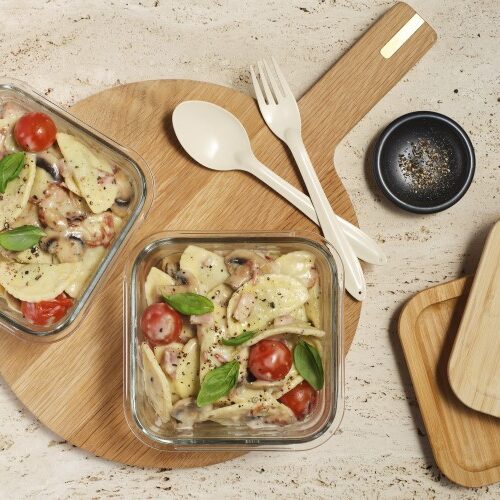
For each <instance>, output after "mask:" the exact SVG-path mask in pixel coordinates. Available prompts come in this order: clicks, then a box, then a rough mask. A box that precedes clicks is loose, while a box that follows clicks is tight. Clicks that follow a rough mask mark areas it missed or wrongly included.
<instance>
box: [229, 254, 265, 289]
mask: <svg viewBox="0 0 500 500" xmlns="http://www.w3.org/2000/svg"><path fill="white" fill-rule="evenodd" d="M225 263H226V266H227V269H228V271H229V273H230V276H229V278H227V280H226V283H227V284H228V285H229V286H231V287H232V288H233V289H234V290H237V289H238V288H239V287H240V286H242V285H243V284H244V283H246V282H247V281H249V280H255V279H256V277H257V276H258V275H259V274H260V273H265V272H270V269H267V268H268V267H269V262H268V261H267V260H266V259H265V258H264V257H262V256H261V255H259V254H257V253H255V252H252V251H251V250H245V249H241V248H240V249H237V250H233V251H232V252H231V253H230V254H228V255H227V256H226V258H225Z"/></svg>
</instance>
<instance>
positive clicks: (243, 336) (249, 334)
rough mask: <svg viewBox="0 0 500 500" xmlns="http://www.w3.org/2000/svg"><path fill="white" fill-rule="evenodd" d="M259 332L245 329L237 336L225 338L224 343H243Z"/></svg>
mask: <svg viewBox="0 0 500 500" xmlns="http://www.w3.org/2000/svg"><path fill="white" fill-rule="evenodd" d="M256 333H257V332H252V331H248V332H246V331H244V332H243V333H240V334H239V335H237V336H236V337H231V338H230V339H224V340H223V341H222V343H223V344H224V345H241V344H244V343H245V342H246V341H247V340H250V339H251V338H252V337H253V336H254V335H255V334H256Z"/></svg>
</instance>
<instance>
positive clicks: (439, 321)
mask: <svg viewBox="0 0 500 500" xmlns="http://www.w3.org/2000/svg"><path fill="white" fill-rule="evenodd" d="M471 284H472V278H462V279H459V280H455V281H451V282H449V283H445V284H443V285H438V286H436V287H433V288H429V289H428V290H424V291H423V292H420V293H418V294H417V295H416V296H415V297H413V298H412V299H411V300H410V301H409V302H408V303H407V304H406V306H405V307H404V309H403V311H402V313H401V316H400V319H399V337H400V339H401V343H402V345H403V351H404V355H405V358H406V363H407V365H408V369H409V372H410V376H411V379H412V382H413V387H414V388H415V393H416V395H417V399H418V404H419V406H420V411H421V413H422V417H423V420H424V424H425V428H426V430H427V435H428V437H429V441H430V443H431V447H432V451H433V454H434V458H435V459H436V463H437V465H438V467H439V468H440V469H441V471H442V472H443V474H445V475H446V476H447V477H448V479H450V480H451V481H453V482H455V483H458V484H460V485H462V486H469V487H477V486H484V485H486V484H491V483H495V482H497V481H500V419H498V418H495V417H492V416H490V415H486V414H484V413H480V412H478V411H475V410H472V409H470V408H469V407H468V406H466V405H464V404H463V403H462V402H461V401H460V400H459V399H458V398H457V396H456V395H455V393H454V392H453V390H452V389H451V386H450V383H449V381H448V361H449V359H450V352H451V349H452V346H453V342H454V341H455V337H456V334H457V330H458V328H459V325H460V321H461V319H462V316H463V312H464V308H465V304H466V301H467V297H468V295H469V290H470V286H471Z"/></svg>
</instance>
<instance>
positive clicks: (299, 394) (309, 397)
mask: <svg viewBox="0 0 500 500" xmlns="http://www.w3.org/2000/svg"><path fill="white" fill-rule="evenodd" d="M316 395H317V392H316V391H315V390H314V388H313V387H312V386H311V384H309V382H306V381H305V380H304V381H303V382H301V383H300V384H299V385H297V386H295V387H294V388H293V389H292V390H291V391H288V392H287V393H286V394H283V396H281V398H279V399H278V401H279V402H280V403H283V404H284V405H285V406H288V408H290V410H292V411H293V413H294V414H295V416H296V417H297V418H298V419H299V420H303V419H304V418H305V417H306V415H309V413H311V410H312V408H313V406H314V403H315V402H316Z"/></svg>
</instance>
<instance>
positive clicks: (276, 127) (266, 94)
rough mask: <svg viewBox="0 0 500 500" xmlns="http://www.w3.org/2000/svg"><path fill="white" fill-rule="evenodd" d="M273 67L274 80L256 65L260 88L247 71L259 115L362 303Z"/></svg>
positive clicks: (352, 258)
mask: <svg viewBox="0 0 500 500" xmlns="http://www.w3.org/2000/svg"><path fill="white" fill-rule="evenodd" d="M273 65H274V70H275V73H276V76H277V79H278V80H276V78H275V76H274V74H273V72H272V71H271V68H270V67H269V65H268V64H267V62H266V61H265V60H264V61H259V62H258V63H257V66H258V70H259V76H260V82H261V84H262V88H261V86H260V84H259V81H258V79H257V75H256V74H255V71H254V68H253V66H251V67H250V72H251V74H252V81H253V86H254V89H255V94H256V97H257V102H258V104H259V109H260V112H261V113H262V116H263V118H264V120H265V122H266V123H267V125H268V127H269V128H270V129H271V131H272V132H273V133H274V134H275V135H276V136H277V137H279V138H280V139H281V140H282V141H283V142H285V144H286V145H287V146H288V147H289V148H290V151H291V152H292V155H293V157H294V159H295V162H296V163H297V166H298V167H299V170H300V173H301V175H302V178H303V180H304V183H305V185H306V188H307V191H308V193H309V197H310V198H311V201H312V204H313V205H314V209H315V210H316V214H317V216H318V220H319V223H320V225H321V229H322V230H323V234H324V236H325V238H326V239H327V240H328V241H330V243H332V244H333V246H334V247H335V249H336V250H337V251H338V253H339V255H340V257H341V259H342V261H343V264H344V268H345V287H346V290H347V291H348V292H349V293H350V294H351V295H352V296H353V297H354V298H355V299H357V300H363V299H364V298H365V295H366V284H365V278H364V276H363V270H362V269H361V265H360V263H359V261H358V259H357V257H356V254H355V253H354V250H353V249H352V248H351V246H350V244H349V242H348V241H347V239H346V237H345V235H344V232H343V231H342V227H341V226H340V224H339V222H338V219H337V217H336V215H335V213H334V211H333V209H332V207H331V205H330V202H329V201H328V198H327V197H326V195H325V192H324V191H323V188H322V187H321V183H320V181H319V179H318V176H317V174H316V171H315V170H314V167H313V165H312V163H311V159H310V158H309V155H308V154H307V150H306V147H305V145H304V141H303V140H302V122H301V119H300V111H299V107H298V106H297V101H296V100H295V97H294V96H293V94H292V91H291V90H290V87H289V86H288V83H287V82H286V79H285V77H284V76H283V73H282V72H281V70H280V68H279V66H278V64H277V63H276V61H275V60H274V58H273ZM278 81H279V85H278Z"/></svg>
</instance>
